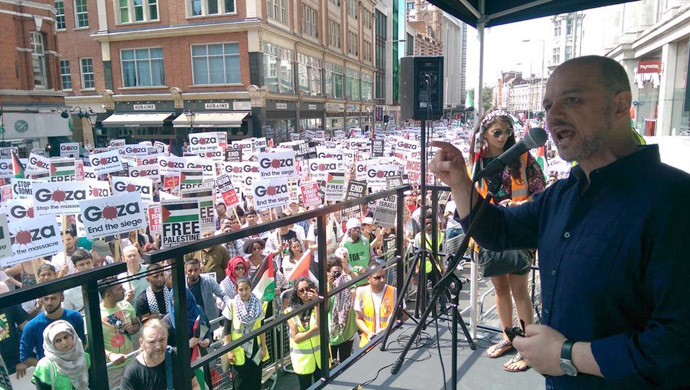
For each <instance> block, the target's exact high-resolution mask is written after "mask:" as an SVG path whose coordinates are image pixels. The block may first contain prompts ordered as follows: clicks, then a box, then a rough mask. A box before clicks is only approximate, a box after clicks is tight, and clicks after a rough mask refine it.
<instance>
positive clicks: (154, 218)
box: [148, 203, 161, 235]
mask: <svg viewBox="0 0 690 390" xmlns="http://www.w3.org/2000/svg"><path fill="white" fill-rule="evenodd" d="M148 209H149V229H150V230H151V234H154V235H155V234H161V205H160V203H153V204H150V205H149V207H148Z"/></svg>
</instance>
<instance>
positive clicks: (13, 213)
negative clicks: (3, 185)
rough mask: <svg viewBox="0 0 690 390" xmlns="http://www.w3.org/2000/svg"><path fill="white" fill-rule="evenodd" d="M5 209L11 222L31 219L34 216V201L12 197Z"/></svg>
mask: <svg viewBox="0 0 690 390" xmlns="http://www.w3.org/2000/svg"><path fill="white" fill-rule="evenodd" d="M5 210H6V214H7V220H8V221H10V222H14V221H21V220H22V219H25V218H26V219H31V218H33V217H34V202H33V200H31V199H10V200H8V201H7V207H6V208H5Z"/></svg>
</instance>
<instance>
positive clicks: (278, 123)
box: [264, 100, 297, 143]
mask: <svg viewBox="0 0 690 390" xmlns="http://www.w3.org/2000/svg"><path fill="white" fill-rule="evenodd" d="M295 129H297V103H296V102H293V101H276V100H268V101H267V102H266V124H265V125H264V135H265V136H266V138H267V139H273V142H275V143H278V142H287V141H290V134H291V133H294V132H295V131H296V130H295Z"/></svg>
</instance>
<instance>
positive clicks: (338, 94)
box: [326, 62, 343, 99]
mask: <svg viewBox="0 0 690 390" xmlns="http://www.w3.org/2000/svg"><path fill="white" fill-rule="evenodd" d="M326 95H328V96H329V97H332V98H336V99H342V98H343V67H342V66H341V65H336V64H331V63H329V62H327V63H326Z"/></svg>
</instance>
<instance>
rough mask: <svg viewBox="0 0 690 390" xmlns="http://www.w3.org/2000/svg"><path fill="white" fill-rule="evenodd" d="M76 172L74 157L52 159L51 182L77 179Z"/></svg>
mask: <svg viewBox="0 0 690 390" xmlns="http://www.w3.org/2000/svg"><path fill="white" fill-rule="evenodd" d="M75 174H76V170H75V167H74V159H73V158H54V159H51V160H50V181H51V182H54V183H59V182H65V181H75V180H76V179H75Z"/></svg>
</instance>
